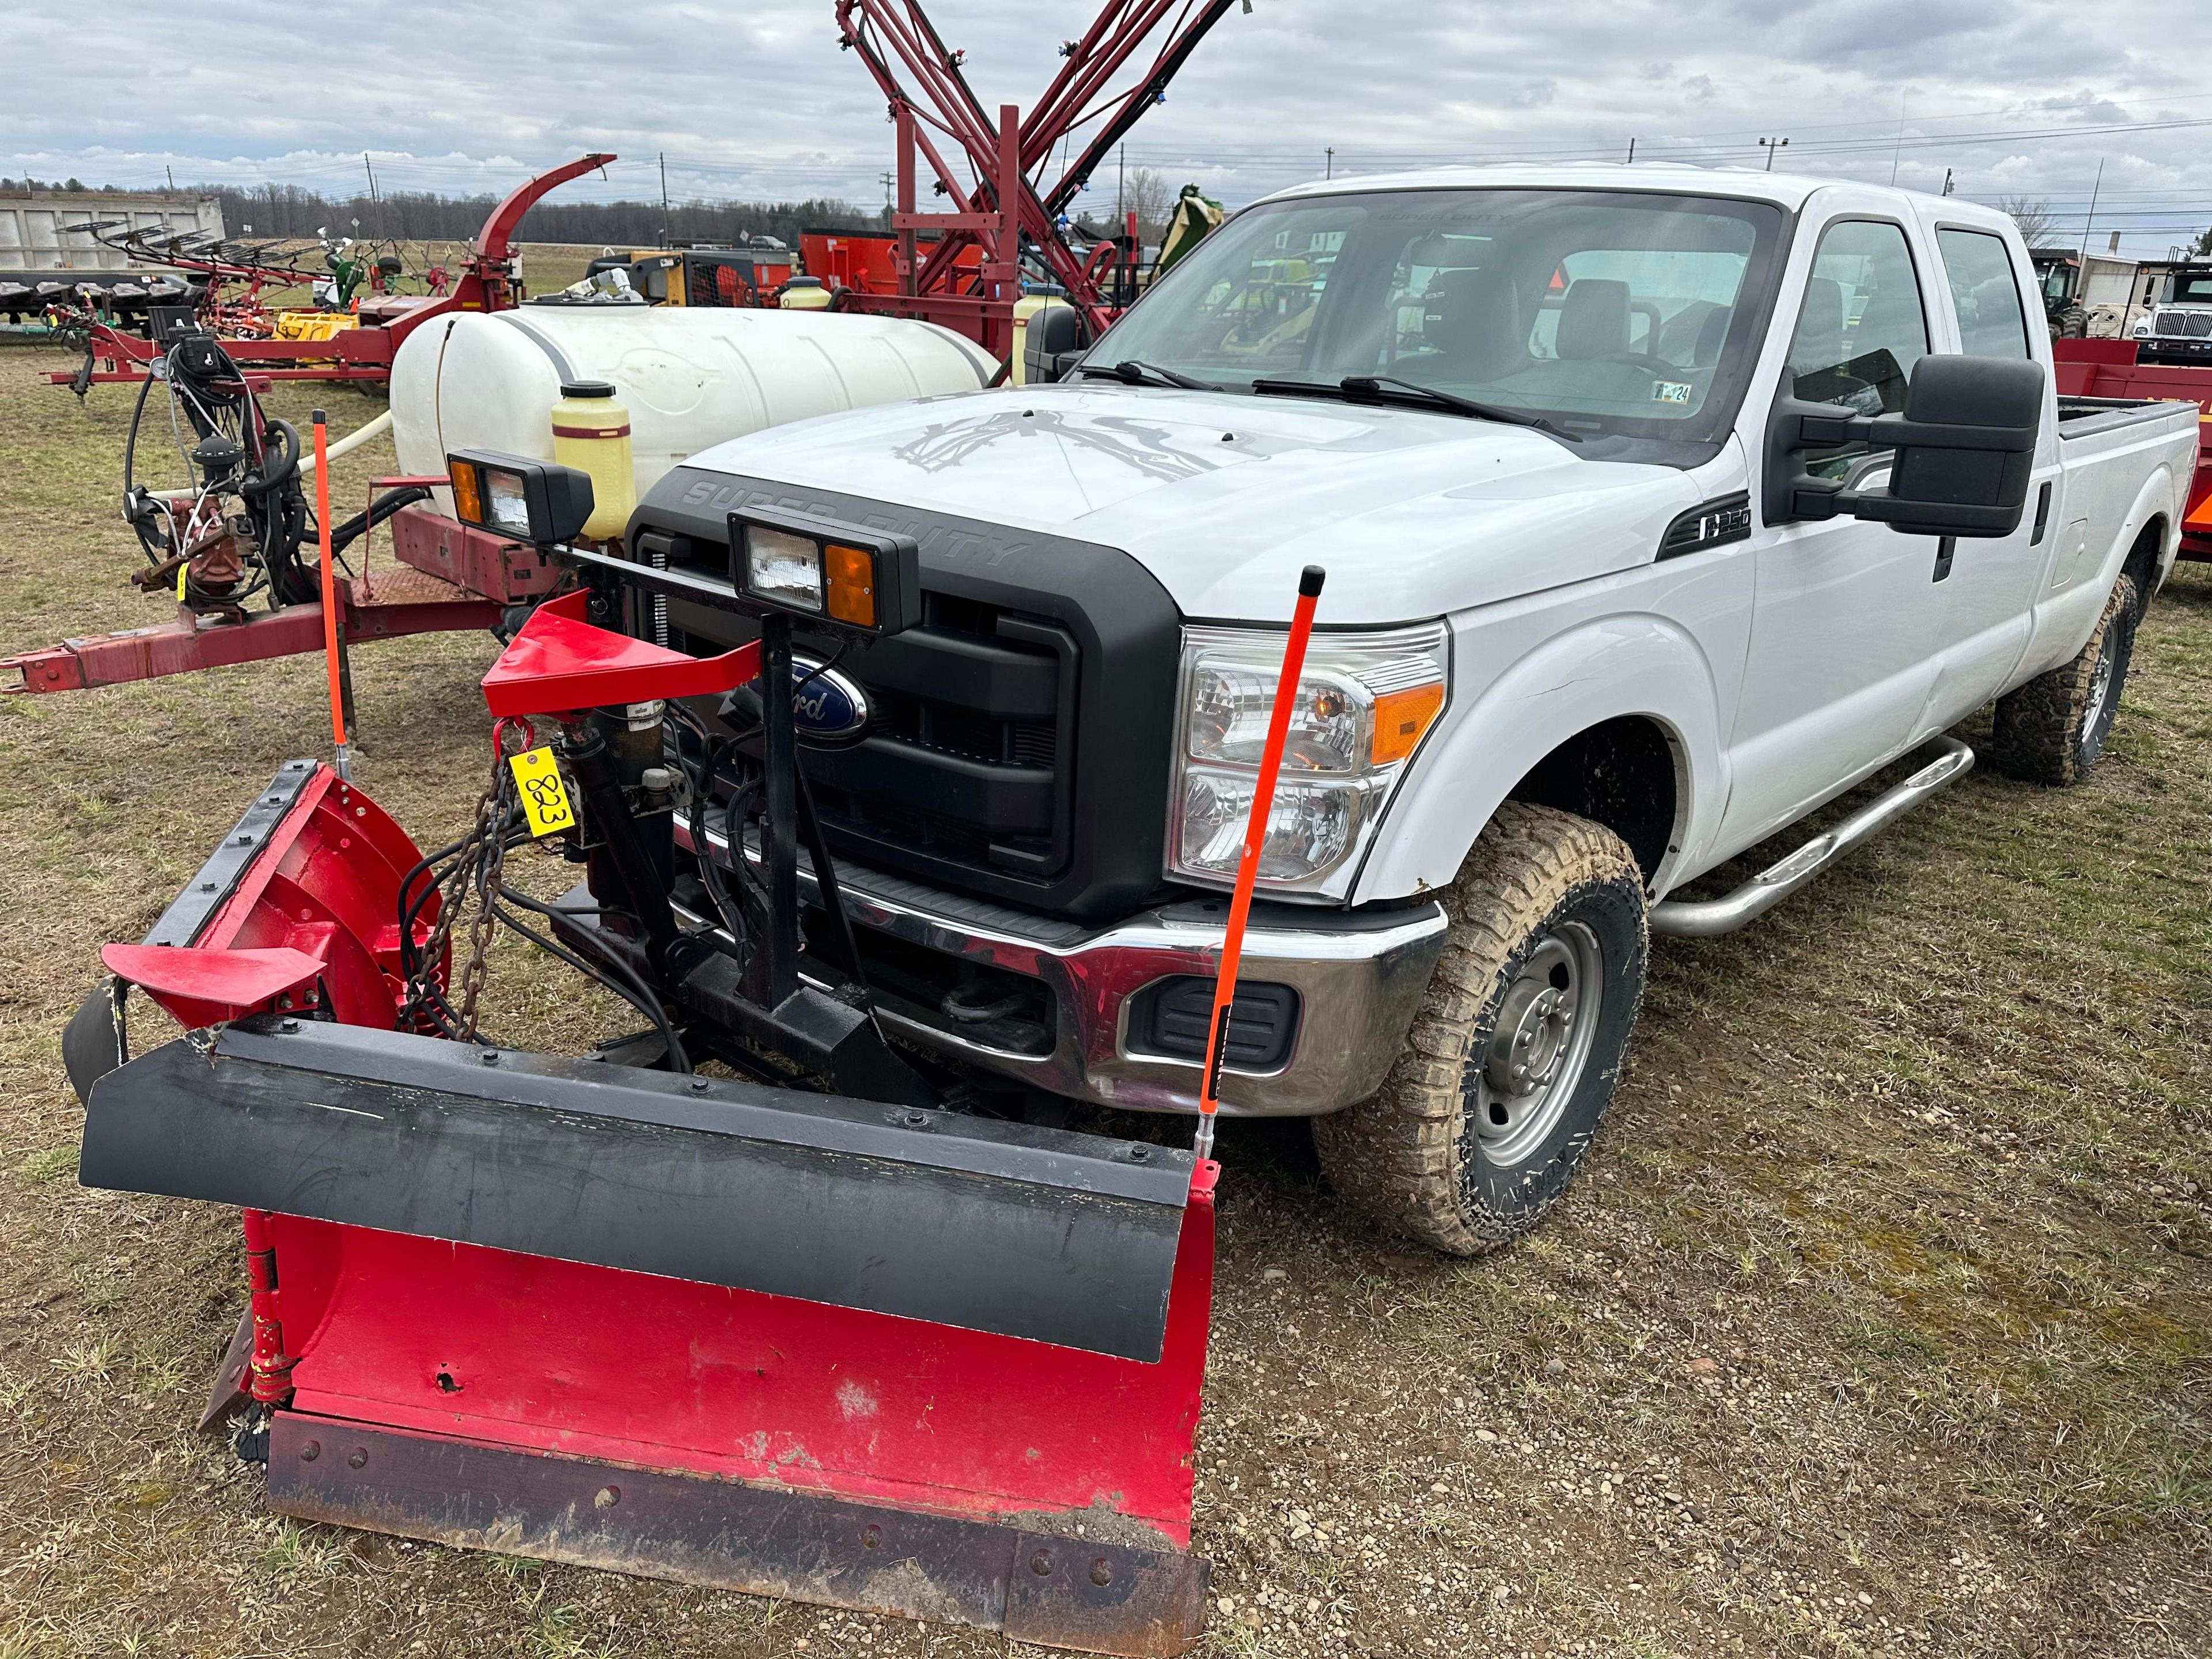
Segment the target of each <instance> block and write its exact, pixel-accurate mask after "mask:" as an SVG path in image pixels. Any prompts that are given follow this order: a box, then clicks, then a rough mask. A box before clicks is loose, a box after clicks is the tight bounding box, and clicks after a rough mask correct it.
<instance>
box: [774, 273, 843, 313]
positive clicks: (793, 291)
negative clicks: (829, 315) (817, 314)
mask: <svg viewBox="0 0 2212 1659" xmlns="http://www.w3.org/2000/svg"><path fill="white" fill-rule="evenodd" d="M830 298H831V295H830V293H829V289H826V288H824V287H823V286H822V279H821V278H820V277H819V276H794V277H793V278H792V279H791V280H790V281H789V282H787V283H785V284H784V285H783V297H782V298H781V300H779V301H776V303H777V304H778V305H780V306H781V307H783V308H784V309H785V310H786V311H827V310H829V301H830Z"/></svg>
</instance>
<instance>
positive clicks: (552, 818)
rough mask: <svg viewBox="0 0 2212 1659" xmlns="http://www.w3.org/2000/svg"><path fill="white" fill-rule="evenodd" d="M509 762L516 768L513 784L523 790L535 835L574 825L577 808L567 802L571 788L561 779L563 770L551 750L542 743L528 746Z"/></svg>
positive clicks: (525, 805) (524, 806)
mask: <svg viewBox="0 0 2212 1659" xmlns="http://www.w3.org/2000/svg"><path fill="white" fill-rule="evenodd" d="M507 765H508V766H509V767H510V768H512V769H513V772H514V787H516V788H517V789H519V790H520V791H521V793H522V812H523V816H524V817H526V818H528V819H529V820H530V833H531V834H532V836H550V835H553V834H555V833H556V832H558V831H560V830H562V829H574V827H575V824H576V811H575V809H574V807H572V806H570V805H568V789H567V787H566V786H564V785H563V784H562V781H561V769H560V767H559V766H558V765H557V764H556V763H555V761H554V759H553V751H552V750H550V749H549V748H545V747H544V746H542V745H541V746H540V747H538V748H536V749H526V750H523V751H522V752H521V753H520V754H519V755H509V756H508V757H507Z"/></svg>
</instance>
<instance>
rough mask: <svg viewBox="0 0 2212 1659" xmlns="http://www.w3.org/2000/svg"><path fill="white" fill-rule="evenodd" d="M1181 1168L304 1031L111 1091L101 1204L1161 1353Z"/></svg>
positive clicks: (877, 1114) (126, 1070)
mask: <svg viewBox="0 0 2212 1659" xmlns="http://www.w3.org/2000/svg"><path fill="white" fill-rule="evenodd" d="M1191 1168H1192V1156H1191V1154H1190V1153H1189V1152H1182V1151H1176V1150H1174V1149H1171V1148H1167V1147H1161V1146H1147V1145H1144V1144H1142V1143H1137V1142H1129V1141H1120V1140H1114V1139H1108V1138H1106V1137H1103V1136H1098V1135H1085V1134H1079V1133H1069V1132H1067V1131H1064V1130H1052V1129H1042V1128H1037V1127H1030V1126H1027V1125H1021V1124H1012V1123H997V1122H990V1121H982V1120H978V1119H973V1118H965V1117H961V1116H958V1115H954V1114H951V1113H947V1112H941V1111H933V1110H929V1109H922V1108H917V1107H905V1106H886V1105H884V1104H883V1103H879V1102H870V1101H859V1100H848V1099H844V1098H842V1097H836V1096H831V1095H810V1094H802V1093H799V1092H797V1091H788V1090H781V1089H770V1088H763V1087H761V1086H759V1085H754V1084H750V1083H740V1082H733V1081H728V1080H725V1079H705V1078H684V1077H677V1076H672V1075H670V1074H668V1073H659V1072H647V1071H641V1070H637V1069H635V1068H632V1067H628V1066H611V1065H608V1064H605V1063H604V1062H599V1061H586V1060H572V1059H568V1058H565V1057H561V1056H555V1055H549V1054H531V1053H526V1052H521V1051H517V1050H513V1049H488V1048H472V1047H469V1046H466V1045H464V1044H460V1043H455V1042H446V1041H443V1040H441V1039H438V1038H433V1037H420V1036H410V1035H407V1034H404V1033H399V1032H392V1031H377V1030H368V1029H366V1028H363V1027H359V1026H347V1025H332V1024H325V1023H322V1022H319V1021H313V1020H276V1019H257V1020H248V1021H241V1022H240V1023H238V1024H234V1025H230V1026H228V1027H224V1028H222V1029H221V1030H218V1031H216V1032H215V1033H213V1034H210V1033H205V1032H197V1033H194V1034H192V1035H191V1036H187V1037H184V1038H180V1039H179V1040H178V1041H175V1042H170V1043H168V1044H167V1045H166V1046H164V1047H162V1048H157V1049H155V1050H154V1051H152V1052H151V1053H149V1054H143V1055H141V1056H139V1057H138V1058H137V1059H135V1060H131V1062H130V1063H129V1064H128V1065H126V1066H122V1067H121V1068H120V1069H118V1070H117V1071H114V1072H112V1073H109V1074H108V1075H107V1076H106V1077H104V1078H102V1079H100V1081H99V1083H98V1084H97V1085H94V1089H93V1091H92V1098H91V1102H90V1103H89V1105H88V1108H87V1110H86V1114H85V1131H84V1149H83V1155H82V1158H81V1160H80V1162H79V1174H78V1179H79V1180H80V1181H81V1182H82V1183H83V1184H84V1185H86V1186H88V1187H100V1188H112V1189H116V1190H119V1191H125V1192H139V1193H156V1194H164V1195H167V1196H169V1197H173V1198H192V1199H203V1200H210V1201H212V1202H216V1203H223V1204H238V1205H245V1206H252V1207H254V1208H257V1209H264V1210H270V1211H273V1212H277V1213H279V1214H283V1215H295V1216H304V1217H308V1218H315V1219H319V1220H325V1221H337V1222H345V1223H349V1224H351V1225H356V1226H362V1227H375V1228H380V1229H383V1230H385V1231H390V1232H399V1233H411V1234H416V1235H418V1236H421V1237H429V1238H441V1239H453V1240H459V1241H461V1242H464V1243H472V1244H483V1245H489V1246H490V1247H493V1248H495V1249H505V1250H516V1251H520V1252H523V1253H526V1254H528V1255H545V1256H554V1257H557V1258H560V1259H562V1260H564V1261H581V1262H590V1263H595V1264H597V1265H599V1266H602V1267H617V1268H624V1269H628V1270H630V1271H634V1272H637V1273H657V1274H660V1275H663V1276H665V1277H668V1278H673V1279H696V1280H699V1281H702V1282H703V1283H707V1284H712V1285H732V1286H735V1287H737V1288H739V1289H743V1290H751V1291H767V1292H769V1293H771V1294H774V1295H778V1296H789V1297H800V1298H803V1299H805V1300H807V1301H811V1302H822V1303H828V1304H833V1305H836V1306H839V1307H849V1308H860V1309H866V1310H870V1311H872V1312H877V1313H884V1314H896V1315H900V1316H904V1317H907V1318H912V1319H923V1320H930V1321H933V1322H937V1323H939V1324H945V1325H953V1326H957V1327H960V1328H963V1329H967V1330H975V1331H986V1332H992V1333H995V1334H1000V1335H1005V1336H1016V1337H1024V1338H1028V1339H1030V1340H1036V1341H1040V1342H1051V1343H1057V1344H1060V1345H1061V1346H1067V1347H1073V1348H1083V1349H1088V1350H1090V1351H1091V1352H1097V1353H1104V1354H1112V1355H1115V1356H1117V1357H1119V1358H1125V1359H1136V1360H1143V1361H1146V1362H1151V1361H1155V1360H1157V1359H1158V1358H1159V1356H1160V1349H1161V1342H1162V1338H1163V1335H1164V1330H1165V1327H1166V1321H1167V1303H1168V1290H1169V1285H1170V1281H1171V1279H1172V1278H1173V1274H1174V1270H1175V1258H1176V1243H1177V1239H1178V1237H1179V1235H1180V1232H1181V1230H1182V1212H1183V1208H1184V1206H1185V1203H1186V1201H1187V1199H1188V1193H1189V1183H1190V1176H1191Z"/></svg>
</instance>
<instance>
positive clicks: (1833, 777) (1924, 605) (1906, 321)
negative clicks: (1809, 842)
mask: <svg viewBox="0 0 2212 1659" xmlns="http://www.w3.org/2000/svg"><path fill="white" fill-rule="evenodd" d="M1895 199H1896V198H1895V197H1892V196H1887V195H1885V194H1881V193H1879V192H1863V191H1852V190H1850V189H1848V188H1845V189H1838V190H1829V191H1821V192H1820V194H1818V195H1816V196H1814V197H1813V198H1812V200H1811V201H1810V202H1808V204H1807V209H1806V213H1805V217H1804V224H1805V228H1804V229H1802V230H1801V231H1800V232H1799V234H1798V237H1797V240H1796V246H1794V247H1793V248H1792V250H1791V252H1790V266H1789V269H1788V270H1786V271H1785V272H1784V282H1783V290H1782V302H1781V304H1780V305H1779V306H1778V308H1777V311H1776V313H1775V315H1776V321H1775V335H1776V339H1773V340H1770V342H1769V343H1768V349H1767V351H1766V354H1765V359H1764V360H1763V361H1762V362H1761V365H1760V369H1759V374H1758V375H1757V376H1755V377H1754V379H1753V383H1752V390H1751V393H1750V395H1749V396H1748V397H1747V398H1746V399H1745V402H1744V410H1743V415H1742V417H1741V418H1742V426H1743V430H1744V432H1745V433H1746V435H1747V438H1746V442H1745V448H1746V450H1747V451H1748V452H1749V453H1751V454H1752V455H1753V457H1754V459H1753V465H1754V466H1758V465H1762V464H1763V463H1762V462H1761V461H1760V460H1759V459H1756V458H1758V457H1759V455H1760V454H1761V452H1763V450H1764V448H1765V446H1764V445H1763V444H1762V443H1760V442H1759V441H1757V440H1758V435H1759V433H1760V432H1761V430H1762V429H1763V428H1764V425H1765V420H1766V414H1767V411H1768V410H1769V409H1771V407H1772V404H1773V402H1774V399H1775V397H1776V396H1777V395H1778V392H1779V390H1780V389H1781V386H1782V384H1783V380H1784V374H1783V371H1784V369H1785V368H1786V369H1789V370H1791V371H1794V372H1795V374H1796V395H1797V396H1798V397H1800V398H1807V399H1809V400H1811V401H1813V402H1816V403H1835V404H1842V405H1844V406H1845V407H1848V408H1850V409H1851V410H1853V411H1854V412H1856V413H1859V414H1864V415H1880V414H1883V413H1896V412H1899V411H1901V410H1903V409H1904V407H1905V383H1906V380H1907V378H1908V377H1909V376H1910V375H1911V373H1912V365H1913V364H1914V363H1915V362H1918V361H1919V360H1920V358H1921V357H1922V356H1925V355H1926V354H1927V352H1928V351H1929V349H1930V348H1931V345H1932V343H1933V341H1932V337H1931V334H1930V331H1929V304H1928V298H1927V295H1928V288H1927V283H1926V279H1925V276H1923V273H1924V272H1926V271H1927V270H1928V269H1929V253H1928V251H1927V249H1926V246H1925V245H1924V243H1923V240H1922V239H1921V238H1920V236H1919V234H1918V228H1917V226H1911V225H1909V224H1907V223H1906V222H1905V221H1904V220H1902V219H1901V218H1899V216H1897V215H1896V213H1895V212H1894V203H1895ZM1887 456H1888V452H1887V451H1876V450H1870V449H1869V447H1867V446H1866V445H1863V444H1852V445H1847V446H1845V447H1842V448H1838V449H1834V450H1829V451H1825V452H1818V453H1814V454H1812V455H1810V456H1809V457H1808V458H1807V459H1808V461H1809V463H1810V465H1809V467H1808V470H1809V471H1812V472H1813V473H1814V475H1815V476H1818V477H1840V478H1846V479H1848V480H1850V482H1851V483H1853V484H1854V485H1855V486H1857V487H1866V486H1868V485H1877V484H1879V483H1880V482H1881V477H1882V476H1883V475H1884V474H1885V473H1886V471H1887ZM1752 499H1753V501H1761V500H1762V492H1761V489H1760V488H1759V482H1758V481H1757V480H1754V483H1753V489H1752ZM1752 556H1753V568H1754V572H1755V577H1754V586H1755V596H1754V599H1753V611H1752V626H1751V644H1750V647H1749V651H1748V653H1747V658H1746V661H1745V665H1744V680H1743V694H1742V696H1741V700H1740V701H1739V702H1738V704H1737V713H1736V720H1735V730H1734V732H1733V734H1732V738H1731V741H1730V745H1729V747H1730V762H1731V770H1732V772H1733V775H1734V781H1733V783H1732V786H1731V787H1730V790H1729V805H1728V810H1727V811H1726V813H1725V814H1724V815H1723V819H1722V824H1721V831H1720V836H1719V839H1720V841H1721V842H1723V843H1725V844H1726V845H1728V846H1729V848H1742V847H1745V846H1748V845H1749V844H1750V843H1752V842H1755V841H1757V840H1759V839H1760V838H1761V837H1762V836H1765V835H1767V834H1769V833H1771V831H1772V830H1774V829H1778V828H1779V827H1781V826H1782V825H1783V824H1785V823H1789V822H1790V820H1792V819H1794V818H1796V817H1800V816H1802V814H1804V813H1805V812H1807V811H1810V810H1811V809H1812V808H1813V807H1814V806H1815V805H1818V804H1819V803H1820V801H1822V800H1824V799H1826V798H1827V797H1829V796H1831V795H1833V794H1835V793H1838V791H1839V790H1840V789H1841V788H1843V787H1844V786H1846V785H1847V784H1849V783H1850V782H1851V781H1855V780H1856V779H1857V778H1858V777H1859V776H1861V775H1863V774H1865V773H1866V772H1868V771H1869V770H1871V769H1874V768H1875V767H1876V766H1879V765H1880V764H1881V763H1882V762H1883V761H1884V760H1887V758H1889V757H1891V756H1893V755H1894V754H1896V753H1897V752H1898V751H1899V750H1900V749H1902V748H1903V747H1904V746H1905V744H1907V743H1908V742H1909V741H1910V740H1911V738H1912V737H1913V735H1914V733H1915V732H1916V730H1917V727H1918V726H1919V724H1920V720H1921V716H1922V713H1923V710H1924V709H1925V708H1926V707H1927V705H1928V698H1929V691H1930V690H1932V689H1933V687H1934V684H1935V681H1936V643H1937V638H1938V634H1937V629H1938V623H1939V617H1940V611H1941V606H1940V604H1939V595H1940V592H1941V588H1940V586H1939V583H1938V580H1937V579H1938V577H1939V576H1940V575H1941V574H1942V571H1941V569H1940V568H1939V567H1938V563H1937V556H1938V540H1937V538H1936V537H1933V536H1911V535H1901V534H1899V532H1897V531H1895V530H1893V529H1892V528H1890V527H1889V526H1887V525H1883V524H1876V523H1873V522H1871V521H1862V520H1857V519H1853V518H1849V517H1838V518H1834V519H1828V520H1820V521H1814V522H1808V523H1799V524H1785V525H1768V524H1766V523H1765V522H1764V519H1763V517H1762V520H1761V521H1760V523H1759V526H1758V528H1757V529H1756V530H1755V532H1753V554H1752Z"/></svg>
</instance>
